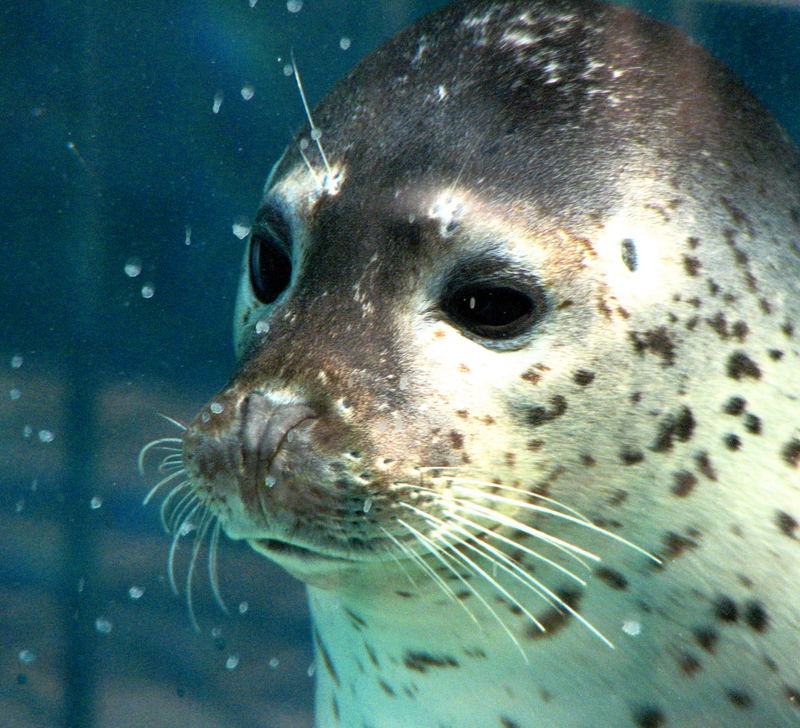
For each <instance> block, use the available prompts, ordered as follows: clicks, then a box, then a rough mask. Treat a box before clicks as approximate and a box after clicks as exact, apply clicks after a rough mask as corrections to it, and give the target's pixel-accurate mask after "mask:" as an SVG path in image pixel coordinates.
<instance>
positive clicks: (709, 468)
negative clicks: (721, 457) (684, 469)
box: [694, 450, 717, 480]
mask: <svg viewBox="0 0 800 728" xmlns="http://www.w3.org/2000/svg"><path fill="white" fill-rule="evenodd" d="M694 461H695V463H697V467H698V469H699V470H700V472H701V473H702V474H703V475H705V476H706V478H708V479H709V480H716V479H717V472H716V470H714V465H713V464H712V463H711V458H710V457H709V456H708V453H707V452H705V451H704V450H701V451H699V452H696V453H695V455H694Z"/></svg>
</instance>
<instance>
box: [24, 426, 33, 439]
mask: <svg viewBox="0 0 800 728" xmlns="http://www.w3.org/2000/svg"><path fill="white" fill-rule="evenodd" d="M32 434H33V428H32V427H31V426H30V425H25V427H23V428H22V436H23V437H24V438H29V437H30V436H31V435H32Z"/></svg>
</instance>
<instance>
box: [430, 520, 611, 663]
mask: <svg viewBox="0 0 800 728" xmlns="http://www.w3.org/2000/svg"><path fill="white" fill-rule="evenodd" d="M428 516H429V518H431V521H432V522H433V523H434V524H435V525H439V526H440V527H444V528H447V526H448V525H450V524H448V523H446V522H444V521H442V520H441V519H438V518H435V517H431V516H430V514H428ZM452 526H453V528H455V529H456V530H458V531H459V532H460V533H463V534H464V536H465V537H466V539H465V540H463V541H462V543H463V544H464V546H466V547H467V548H469V549H470V550H472V551H474V552H475V553H477V554H480V555H482V556H483V557H484V558H488V559H489V560H490V561H491V562H492V563H493V564H496V565H497V566H498V567H500V569H502V570H503V571H505V572H506V573H507V574H508V575H509V576H511V577H512V578H513V579H515V580H516V581H518V582H519V583H520V584H522V585H523V586H526V587H528V588H529V589H531V590H532V591H533V592H534V593H535V594H537V595H538V596H540V597H541V598H543V599H544V600H545V601H547V602H548V603H549V604H551V605H553V606H555V607H557V608H558V609H559V610H561V611H566V612H569V613H570V614H571V615H572V616H573V617H575V619H577V620H578V621H579V622H580V623H581V624H582V625H583V626H584V627H586V628H587V629H588V630H589V631H590V632H591V633H592V634H594V635H595V636H596V637H597V638H599V639H600V640H601V641H602V642H603V643H605V644H606V645H608V646H609V647H611V648H612V649H613V647H614V644H613V643H612V642H611V640H609V639H608V638H607V637H606V636H605V635H604V634H603V633H602V632H600V630H598V629H597V628H596V627H595V626H594V625H593V624H592V623H591V622H589V621H588V620H587V619H586V618H585V617H583V616H582V615H581V614H580V613H579V612H578V611H576V610H575V609H574V608H573V607H571V606H570V605H569V603H568V602H567V601H565V600H564V599H562V598H561V597H560V596H558V594H556V593H555V592H554V591H552V590H551V589H549V588H548V587H546V586H545V585H544V584H543V583H542V582H541V581H539V579H536V578H535V577H534V576H532V575H531V574H530V573H528V572H527V571H525V570H524V569H523V568H521V567H520V566H519V565H518V564H516V563H514V561H512V560H511V559H510V558H509V557H508V556H507V555H506V554H504V553H503V552H502V551H500V549H498V548H496V547H495V546H492V545H491V544H489V543H486V542H485V541H482V540H480V539H479V538H477V537H476V536H475V535H474V534H473V533H470V532H469V531H468V530H467V529H466V528H464V527H463V526H460V525H458V524H452ZM448 535H450V534H448ZM516 603H517V606H519V607H520V608H521V609H522V610H523V612H524V613H525V615H526V616H528V617H532V615H531V614H530V612H528V611H527V610H526V609H525V608H524V607H522V605H521V604H520V603H519V602H518V601H517V602H516ZM532 619H533V622H534V624H536V626H537V627H538V628H539V629H541V631H542V632H546V631H547V630H546V629H545V627H544V626H543V625H542V624H541V622H539V620H537V619H536V618H535V617H533V618H532Z"/></svg>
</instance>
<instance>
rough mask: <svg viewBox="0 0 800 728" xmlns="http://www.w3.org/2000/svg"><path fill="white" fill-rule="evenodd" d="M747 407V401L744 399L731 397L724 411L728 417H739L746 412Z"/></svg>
mask: <svg viewBox="0 0 800 728" xmlns="http://www.w3.org/2000/svg"><path fill="white" fill-rule="evenodd" d="M746 405H747V401H746V400H745V399H744V398H743V397H731V398H730V399H729V400H728V401H727V402H726V403H725V407H723V409H722V411H723V412H724V413H725V414H726V415H734V416H736V417H738V416H739V415H740V414H742V412H744V408H745V406H746Z"/></svg>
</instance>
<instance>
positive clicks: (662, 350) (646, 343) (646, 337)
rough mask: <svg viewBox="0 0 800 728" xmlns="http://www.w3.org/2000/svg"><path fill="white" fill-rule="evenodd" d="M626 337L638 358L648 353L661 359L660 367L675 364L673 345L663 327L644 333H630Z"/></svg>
mask: <svg viewBox="0 0 800 728" xmlns="http://www.w3.org/2000/svg"><path fill="white" fill-rule="evenodd" d="M628 335H629V336H630V339H631V341H632V342H633V348H634V349H635V351H636V353H637V354H639V355H640V356H644V355H645V353H646V352H648V351H649V352H650V353H651V354H656V355H657V356H660V357H661V359H662V362H661V364H662V366H672V365H673V364H674V363H675V344H674V343H673V341H672V339H671V338H670V335H669V331H668V330H667V328H666V327H665V326H660V327H658V328H655V329H650V330H649V331H645V332H644V333H639V332H638V331H631V332H630V333H629V334H628Z"/></svg>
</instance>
